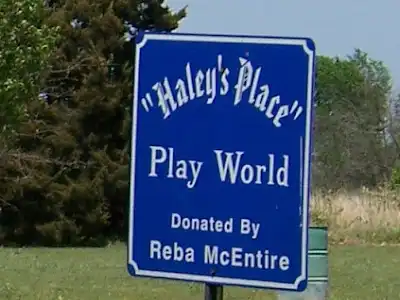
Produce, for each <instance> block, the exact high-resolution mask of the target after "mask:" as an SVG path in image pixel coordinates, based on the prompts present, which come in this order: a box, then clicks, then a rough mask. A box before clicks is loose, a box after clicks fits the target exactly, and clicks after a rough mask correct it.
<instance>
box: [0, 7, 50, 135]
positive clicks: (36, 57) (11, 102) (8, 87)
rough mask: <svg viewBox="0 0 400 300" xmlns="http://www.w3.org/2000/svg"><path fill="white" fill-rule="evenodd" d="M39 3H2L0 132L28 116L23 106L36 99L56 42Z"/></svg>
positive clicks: (44, 10) (0, 32)
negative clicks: (42, 76) (41, 77)
mask: <svg viewBox="0 0 400 300" xmlns="http://www.w3.org/2000/svg"><path fill="white" fill-rule="evenodd" d="M47 13H48V11H47V10H46V9H45V7H44V5H43V1H40V0H17V1H15V0H2V1H0V69H1V73H0V99H1V101H0V133H2V132H5V131H7V132H9V131H10V130H11V129H12V128H14V127H13V126H15V125H17V124H18V122H19V121H20V120H21V118H23V117H24V116H25V112H24V107H25V106H24V104H25V103H26V102H27V101H30V100H32V99H33V100H37V98H38V95H39V92H40V76H41V75H42V73H43V71H44V70H45V69H46V67H47V63H48V58H49V56H50V55H51V52H52V50H53V48H54V46H55V44H56V42H57V38H58V33H57V31H58V30H57V28H56V27H52V26H48V25H46V24H45V22H44V17H45V16H46V15H47Z"/></svg>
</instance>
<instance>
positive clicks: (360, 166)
mask: <svg viewBox="0 0 400 300" xmlns="http://www.w3.org/2000/svg"><path fill="white" fill-rule="evenodd" d="M317 67H318V69H317V72H318V73H317V96H316V103H317V107H316V120H315V138H314V140H315V160H314V162H315V163H314V177H313V179H314V180H315V184H316V185H317V186H319V187H326V188H330V189H332V188H341V187H344V186H347V187H353V188H354V187H360V186H363V185H366V186H376V185H378V184H380V183H381V182H382V180H385V179H387V178H388V176H390V169H391V167H392V162H393V159H392V157H391V155H392V152H391V149H392V147H391V146H390V145H389V144H388V143H387V133H386V126H387V116H388V100H389V96H390V91H391V78H390V76H389V72H388V70H387V69H386V68H385V66H384V65H383V64H382V62H380V61H376V60H373V59H371V58H369V57H368V55H367V54H366V53H364V52H361V51H360V50H357V49H356V51H355V52H354V54H353V55H352V56H349V57H347V58H346V59H339V58H329V57H319V59H318V63H317Z"/></svg>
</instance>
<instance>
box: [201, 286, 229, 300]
mask: <svg viewBox="0 0 400 300" xmlns="http://www.w3.org/2000/svg"><path fill="white" fill-rule="evenodd" d="M223 298H224V289H223V286H222V285H218V284H210V283H206V284H205V285H204V300H223Z"/></svg>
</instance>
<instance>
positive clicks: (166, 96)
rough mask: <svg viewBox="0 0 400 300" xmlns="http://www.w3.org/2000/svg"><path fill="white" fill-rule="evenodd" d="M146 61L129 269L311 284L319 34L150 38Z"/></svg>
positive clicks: (138, 87)
mask: <svg viewBox="0 0 400 300" xmlns="http://www.w3.org/2000/svg"><path fill="white" fill-rule="evenodd" d="M135 59H136V62H135V73H134V97H133V125H132V153H131V191H130V220H129V222H130V226H129V245H128V270H129V273H130V274H131V275H133V276H147V277H160V278H170V279H180V280H189V281H199V282H206V283H217V284H231V285H241V286H252V287H260V288H268V289H283V290H297V291H301V290H304V289H305V288H306V286H307V263H308V262H307V244H308V236H307V232H308V208H309V186H310V154H311V145H312V136H311V135H312V111H313V96H314V80H315V74H314V65H315V47H314V43H313V42H312V40H310V39H308V38H283V37H257V36H226V35H199V34H162V33H160V34H156V33H141V34H140V35H139V36H138V37H137V40H136V53H135Z"/></svg>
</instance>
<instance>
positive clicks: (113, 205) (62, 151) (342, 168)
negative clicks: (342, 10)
mask: <svg viewBox="0 0 400 300" xmlns="http://www.w3.org/2000/svg"><path fill="white" fill-rule="evenodd" d="M186 13H187V11H186V8H182V9H181V10H178V11H176V12H173V11H172V10H171V9H170V8H169V7H168V6H167V5H165V4H164V3H163V1H162V0H152V1H145V0H114V1H111V0H96V1H95V0H60V1H56V0H54V1H51V0H48V1H45V2H43V1H39V0H18V1H14V0H3V1H1V2H0V35H1V38H0V64H1V69H2V72H1V74H0V97H1V99H2V101H1V102H0V141H1V144H0V145H1V146H0V209H1V212H0V214H1V218H0V244H1V245H14V244H19V245H21V244H22V245H32V244H33V245H47V246H50V245H101V244H103V243H106V242H107V241H109V240H110V239H124V238H125V235H126V218H127V213H128V209H127V207H128V199H129V148H130V125H131V124H130V122H131V117H130V116H131V99H132V68H133V61H134V60H133V57H134V48H133V44H132V42H131V38H132V36H134V35H135V31H136V30H137V29H141V30H148V31H157V32H170V31H173V30H175V29H176V28H178V26H179V23H180V22H181V21H182V20H183V19H184V18H185V17H186ZM160 55H162V53H160ZM149 71H151V70H149ZM316 87H317V89H316V103H315V124H314V154H313V184H314V188H320V189H339V188H357V187H360V186H368V187H376V186H379V185H381V184H385V183H387V182H392V183H394V184H395V183H397V181H396V180H397V178H400V176H399V175H396V174H399V172H397V171H396V170H397V160H398V155H399V153H400V149H399V145H398V142H397V137H398V132H399V129H400V122H399V120H400V118H399V116H400V114H399V113H400V109H399V107H400V106H398V101H397V97H395V96H393V95H392V85H391V77H390V74H389V72H388V70H387V68H386V67H385V66H384V65H383V63H382V62H380V61H376V60H373V59H371V58H370V57H369V56H368V55H367V53H364V52H362V51H360V50H358V49H356V50H355V51H354V53H353V54H352V55H350V56H348V57H346V58H336V57H326V56H319V57H318V59H317V82H316ZM396 172H397V173H396ZM398 181H399V183H400V180H398Z"/></svg>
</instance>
